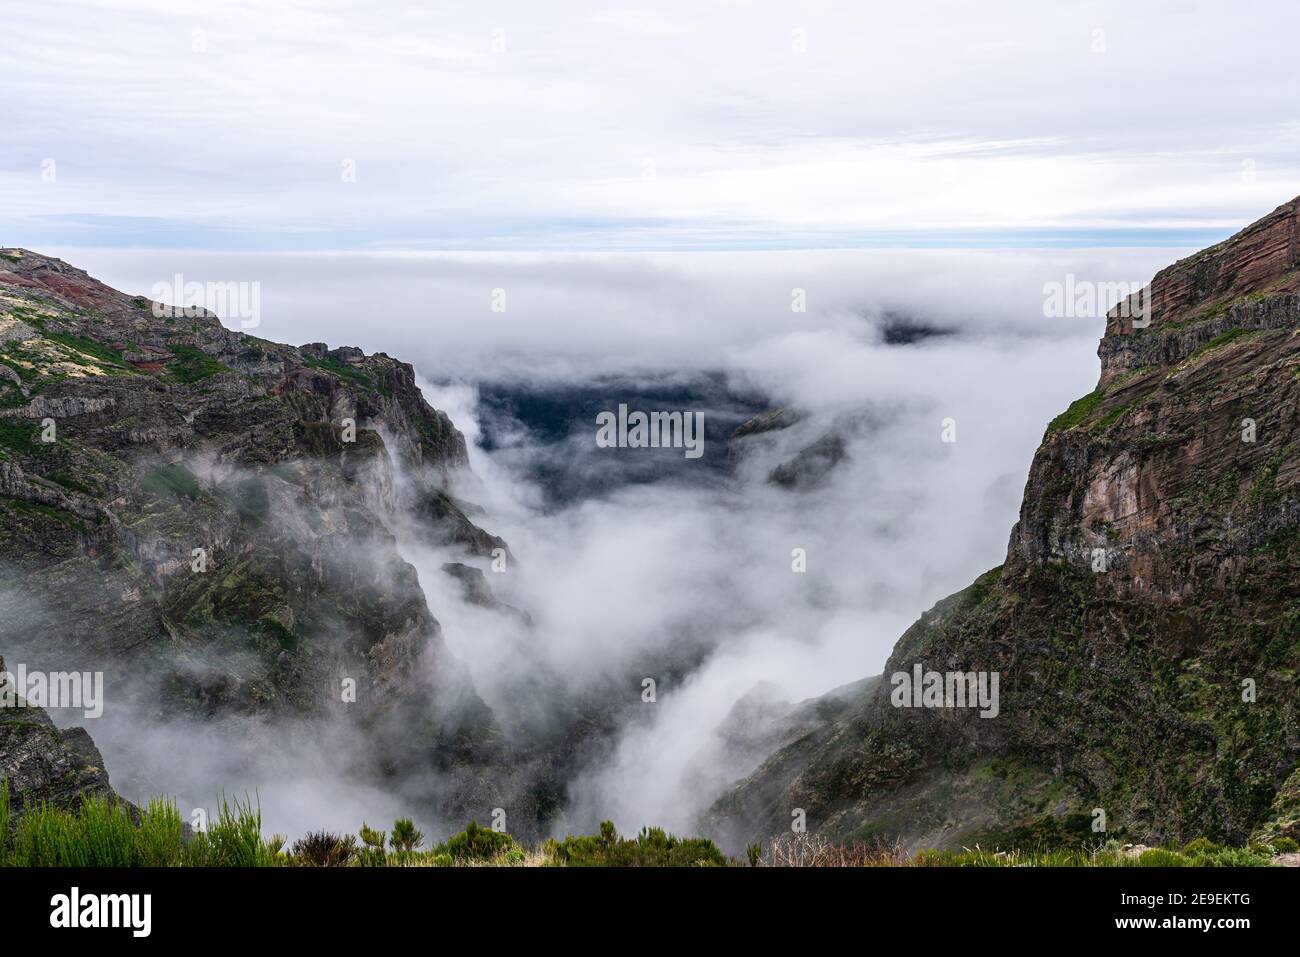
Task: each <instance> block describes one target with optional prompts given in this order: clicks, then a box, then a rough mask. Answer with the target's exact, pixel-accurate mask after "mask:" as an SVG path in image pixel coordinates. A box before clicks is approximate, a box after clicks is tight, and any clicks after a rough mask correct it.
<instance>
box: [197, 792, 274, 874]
mask: <svg viewBox="0 0 1300 957" xmlns="http://www.w3.org/2000/svg"><path fill="white" fill-rule="evenodd" d="M281 843H282V841H281V842H279V843H268V842H266V841H264V840H262V806H261V804H260V803H259V804H258V805H257V807H256V808H254V807H253V802H252V800H251V799H249V798H245V799H244V801H243V803H240V801H238V800H236V801H235V802H234V803H233V804H231V803H230V802H228V801H227V800H226V799H225V798H224V797H223V798H222V799H221V807H220V809H219V810H218V812H217V819H216V820H215V821H213V822H212V823H211V824H210V825H209V826H208V830H207V832H206V833H200V834H196V835H195V836H194V838H193V839H192V840H191V841H190V843H189V844H188V845H186V847H185V863H186V864H189V865H190V866H192V867H274V866H275V865H276V864H277V863H278V862H279V850H280V844H281Z"/></svg>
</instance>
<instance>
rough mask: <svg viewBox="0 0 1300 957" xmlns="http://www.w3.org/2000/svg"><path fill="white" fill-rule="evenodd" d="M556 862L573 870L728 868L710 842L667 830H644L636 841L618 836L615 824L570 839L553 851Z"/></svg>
mask: <svg viewBox="0 0 1300 957" xmlns="http://www.w3.org/2000/svg"><path fill="white" fill-rule="evenodd" d="M550 852H551V854H552V855H553V856H554V858H555V859H556V860H557V861H559V862H560V863H562V864H566V865H568V866H570V867H696V866H709V867H725V866H726V863H727V859H726V857H724V856H723V854H722V852H721V851H719V850H718V848H717V847H716V846H715V845H714V843H713V842H712V841H710V840H709V839H708V838H703V837H688V838H679V837H675V836H673V835H671V834H666V833H665V832H664V830H663V828H659V827H649V828H643V829H642V830H641V833H640V834H638V835H637V836H636V839H635V840H629V839H626V838H621V837H619V836H618V832H617V831H615V829H614V824H613V822H611V821H602V822H601V825H600V834H599V835H594V834H589V835H582V836H579V837H566V838H565V839H564V840H563V841H560V842H558V843H556V844H554V845H553V846H551V847H550Z"/></svg>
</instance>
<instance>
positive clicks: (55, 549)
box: [0, 250, 504, 765]
mask: <svg viewBox="0 0 1300 957" xmlns="http://www.w3.org/2000/svg"><path fill="white" fill-rule="evenodd" d="M0 370H3V371H2V372H0V621H3V622H4V623H5V624H4V629H5V630H4V636H3V637H4V640H5V646H6V649H7V650H8V651H9V653H10V655H11V658H15V659H16V658H18V657H19V656H20V655H21V656H22V658H23V659H24V661H25V663H26V664H27V665H28V666H29V667H38V666H40V663H41V662H45V663H46V666H47V667H50V668H58V669H78V670H83V669H90V668H102V669H104V670H105V672H106V681H107V682H108V686H109V692H110V693H111V694H112V695H113V697H114V699H115V700H122V699H135V700H136V701H137V702H138V703H139V705H140V706H141V707H142V708H143V709H144V711H143V712H142V713H153V714H161V715H166V714H168V713H178V714H188V715H202V716H211V715H231V714H259V715H266V714H277V713H285V714H294V715H302V716H311V715H316V714H322V713H327V712H328V713H342V714H346V715H347V716H348V717H349V719H351V720H356V721H357V722H359V723H361V724H362V725H367V726H371V727H373V728H375V729H377V730H386V731H388V732H391V733H390V734H388V735H387V737H385V738H383V739H382V740H380V741H379V742H378V743H377V748H376V751H377V754H376V763H377V764H381V765H382V764H388V765H393V764H400V763H404V762H406V763H409V762H411V761H418V760H423V757H422V756H432V759H433V760H442V758H441V757H440V756H441V755H445V753H446V749H447V748H448V747H451V748H453V749H455V750H456V752H457V753H458V754H461V755H462V756H464V755H470V756H473V755H474V754H475V753H476V751H475V749H476V747H477V744H478V743H482V744H484V747H485V748H487V749H489V750H490V747H491V744H490V742H491V738H492V735H493V729H492V719H491V715H490V713H489V712H488V710H487V709H486V707H485V706H484V705H483V704H482V702H481V701H479V700H478V698H477V695H475V694H474V692H473V689H472V687H470V686H469V682H468V678H467V676H466V674H465V672H464V669H463V668H462V667H461V666H460V665H459V663H458V662H456V661H455V660H454V659H453V658H452V656H451V655H450V653H449V652H448V650H447V648H446V646H445V644H444V642H443V640H442V636H441V632H440V629H439V626H438V622H437V621H436V619H435V618H434V617H433V615H432V613H431V612H430V609H429V608H428V605H427V603H426V601H425V597H424V594H423V592H422V590H421V588H420V585H419V582H418V580H417V577H416V573H415V569H414V568H413V567H412V566H410V565H409V564H408V563H406V562H405V561H404V560H403V559H402V558H401V556H400V555H399V553H398V551H397V548H396V543H395V538H394V535H393V532H392V531H391V529H394V528H397V527H399V525H400V527H403V528H408V529H411V530H412V531H413V532H415V533H417V534H423V535H425V536H426V537H427V539H428V540H431V541H435V542H439V543H443V544H452V545H455V544H463V545H465V546H466V550H467V551H470V552H471V553H476V552H481V551H482V550H483V548H484V546H485V544H489V545H496V544H498V543H499V544H500V545H502V546H504V543H501V542H500V540H499V539H496V538H494V537H493V536H491V535H489V534H488V533H486V532H484V531H482V530H481V529H479V528H478V527H477V526H475V525H474V523H473V522H471V521H470V520H469V519H468V518H467V517H466V516H465V514H464V512H463V511H462V509H461V507H460V505H459V504H458V503H457V502H455V501H453V500H451V499H450V498H449V497H448V496H447V494H446V492H445V490H444V487H445V484H446V480H447V479H448V477H449V476H450V475H451V474H452V473H453V472H454V471H455V470H457V469H461V468H465V467H466V466H467V464H468V460H467V457H466V450H465V443H464V439H463V437H462V436H461V434H460V432H459V431H457V430H456V428H455V427H454V426H453V425H452V423H451V422H450V420H449V419H448V418H447V417H446V416H445V415H444V414H443V413H441V412H438V411H437V410H435V409H432V408H431V407H430V406H429V405H428V404H427V403H426V402H425V401H424V399H423V397H422V395H421V394H420V391H419V389H418V387H417V386H416V384H415V375H414V370H413V369H412V368H411V366H410V365H408V364H406V363H402V362H398V361H397V360H395V359H392V358H390V357H389V356H386V355H384V354H382V353H380V354H377V355H371V356H367V355H365V354H363V353H362V352H361V351H360V350H359V349H354V348H348V347H344V348H340V349H329V348H327V347H326V346H325V345H323V344H320V343H314V344H309V345H306V346H303V347H301V348H296V347H293V346H286V345H280V344H277V343H272V342H268V341H266V340H263V339H258V338H256V337H253V336H251V335H248V334H245V333H240V332H236V331H233V330H230V329H226V328H225V327H223V326H222V325H221V323H220V321H219V320H218V319H217V317H216V316H214V315H212V314H211V313H208V312H205V311H203V310H189V311H183V312H175V311H169V310H167V309H165V308H163V306H162V305H161V304H156V303H151V302H149V301H148V300H145V299H143V298H138V297H136V298H132V297H129V296H126V295H124V294H122V293H119V292H117V291H115V290H113V289H111V288H109V287H108V286H105V285H104V284H102V283H100V282H98V281H96V280H94V279H92V278H91V277H89V276H88V275H87V274H86V273H84V272H82V271H81V270H78V269H74V268H73V267H71V266H69V265H67V264H65V263H62V262H60V261H59V260H55V259H51V258H49V257H45V256H40V255H38V254H36V253H32V252H29V251H26V250H0ZM435 510H436V513H437V515H438V517H439V519H440V521H439V522H437V523H435V522H427V523H424V522H421V520H420V519H419V516H420V515H421V514H426V513H428V512H430V511H435ZM349 681H350V682H353V683H354V684H355V692H354V694H353V699H352V700H351V701H349V700H348V699H347V698H346V697H345V695H344V691H345V690H346V689H345V683H346V682H349ZM353 702H355V705H354V703H353Z"/></svg>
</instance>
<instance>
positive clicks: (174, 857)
mask: <svg viewBox="0 0 1300 957" xmlns="http://www.w3.org/2000/svg"><path fill="white" fill-rule="evenodd" d="M184 831H185V828H184V826H183V825H182V823H181V812H180V810H179V809H178V808H177V807H176V802H174V801H168V800H167V799H165V798H153V799H152V800H151V801H150V802H149V804H148V806H147V807H145V808H144V809H143V810H142V811H141V812H140V827H139V829H138V830H137V831H136V832H135V853H136V859H137V861H138V862H139V863H140V865H141V866H142V867H175V866H176V865H178V864H180V863H181V860H182V859H183V858H184V853H185V851H184V846H183V841H182V838H183V835H184Z"/></svg>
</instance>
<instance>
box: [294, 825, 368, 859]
mask: <svg viewBox="0 0 1300 957" xmlns="http://www.w3.org/2000/svg"><path fill="white" fill-rule="evenodd" d="M356 854H357V839H356V838H355V837H353V836H352V835H351V834H347V835H340V834H331V833H330V832H328V831H313V832H312V833H310V834H308V835H307V836H306V837H303V838H299V839H298V840H297V841H296V842H295V843H294V845H293V861H294V863H295V864H298V865H300V866H302V867H346V866H347V865H348V864H350V863H352V859H353V858H354V857H356Z"/></svg>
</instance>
